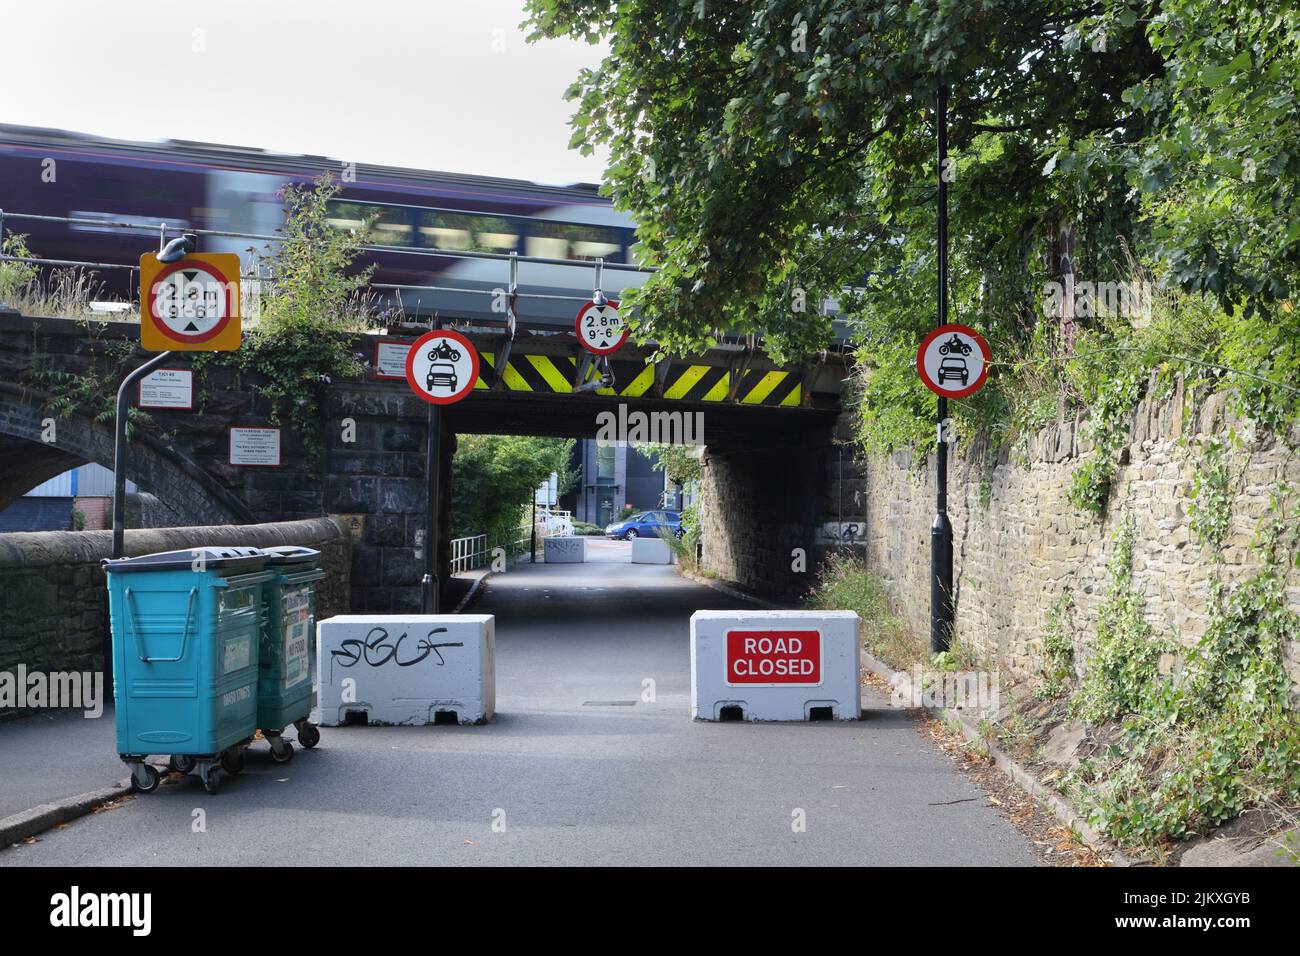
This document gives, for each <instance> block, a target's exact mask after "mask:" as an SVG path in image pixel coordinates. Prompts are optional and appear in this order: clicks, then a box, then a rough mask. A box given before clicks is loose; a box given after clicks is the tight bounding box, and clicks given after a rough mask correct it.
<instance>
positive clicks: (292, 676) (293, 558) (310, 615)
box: [257, 546, 325, 763]
mask: <svg viewBox="0 0 1300 956" xmlns="http://www.w3.org/2000/svg"><path fill="white" fill-rule="evenodd" d="M262 554H264V555H266V559H267V562H266V566H267V568H268V569H269V570H271V571H272V572H274V574H273V575H272V577H271V578H270V580H268V581H266V582H265V583H264V584H263V585H262V612H263V613H262V639H261V644H260V650H259V653H258V681H257V728H258V729H259V730H260V731H261V732H262V736H263V737H265V738H266V739H267V741H268V742H269V743H270V744H271V756H272V758H273V759H274V760H276V761H277V762H279V763H285V762H286V761H288V760H291V759H292V758H293V745H292V744H291V743H289V741H287V740H285V739H284V737H283V733H284V729H285V728H286V727H288V726H289V725H291V724H292V725H293V726H294V727H295V728H296V729H297V731H298V742H299V743H300V744H302V745H303V746H304V747H315V746H316V744H318V743H319V742H320V730H319V729H318V728H317V727H316V725H315V724H313V723H312V722H311V721H310V720H308V719H307V718H308V716H309V715H310V714H311V707H312V679H311V675H312V671H313V667H312V663H313V661H312V658H313V656H314V655H313V653H312V652H313V651H314V649H315V643H316V642H315V631H316V588H315V583H316V582H317V581H319V580H321V579H322V578H324V577H325V569H324V568H322V567H321V566H320V552H319V551H317V550H315V549H314V548H303V547H297V546H282V547H275V548H263V549H262Z"/></svg>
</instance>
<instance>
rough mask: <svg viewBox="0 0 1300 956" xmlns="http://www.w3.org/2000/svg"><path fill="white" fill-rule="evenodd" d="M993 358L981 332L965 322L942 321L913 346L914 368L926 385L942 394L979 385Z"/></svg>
mask: <svg viewBox="0 0 1300 956" xmlns="http://www.w3.org/2000/svg"><path fill="white" fill-rule="evenodd" d="M992 360H993V356H992V354H991V353H990V352H989V344H988V343H987V342H985V341H984V336H982V335H980V334H979V333H978V332H976V331H975V330H974V329H972V328H969V327H968V326H965V325H941V326H939V328H937V329H935V330H934V331H933V332H931V333H930V334H929V335H927V336H926V337H925V341H923V342H922V343H921V347H920V348H919V349H917V350H916V371H917V373H918V374H919V375H920V376H921V381H922V382H924V383H925V387H926V388H928V389H929V390H930V391H932V392H934V393H935V394H936V395H939V396H942V397H943V398H961V397H963V396H965V395H970V394H972V393H974V392H976V391H978V390H979V389H980V387H981V386H982V385H983V384H984V380H985V379H986V378H988V376H989V363H990V362H991V361H992Z"/></svg>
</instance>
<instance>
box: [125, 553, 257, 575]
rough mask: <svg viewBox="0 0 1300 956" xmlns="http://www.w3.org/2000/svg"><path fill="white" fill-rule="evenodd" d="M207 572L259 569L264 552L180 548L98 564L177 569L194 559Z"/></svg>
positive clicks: (132, 568) (191, 564) (188, 565)
mask: <svg viewBox="0 0 1300 956" xmlns="http://www.w3.org/2000/svg"><path fill="white" fill-rule="evenodd" d="M200 560H201V561H202V565H201V566H202V567H203V568H204V569H206V570H208V571H241V572H242V571H260V570H261V569H262V567H263V566H264V565H265V564H266V555H265V554H264V553H263V552H262V551H261V550H260V549H258V548H235V547H231V548H221V547H210V546H209V547H202V548H183V549H181V550H180V551H158V552H156V553H154V554H142V555H140V556H139V557H135V558H116V559H113V558H105V559H104V560H103V561H102V562H101V563H102V564H103V566H104V568H105V569H106V570H108V571H110V572H112V573H113V574H125V573H128V572H132V571H180V570H183V569H185V568H191V569H192V568H193V567H194V563H195V562H196V561H200Z"/></svg>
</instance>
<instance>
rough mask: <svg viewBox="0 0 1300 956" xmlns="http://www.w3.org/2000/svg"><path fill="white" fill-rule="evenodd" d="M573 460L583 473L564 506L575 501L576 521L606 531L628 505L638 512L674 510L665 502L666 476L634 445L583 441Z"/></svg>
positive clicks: (577, 446) (580, 441) (574, 515)
mask: <svg viewBox="0 0 1300 956" xmlns="http://www.w3.org/2000/svg"><path fill="white" fill-rule="evenodd" d="M574 457H575V459H576V462H575V464H576V465H577V466H578V469H579V474H580V478H579V480H578V486H577V488H576V489H574V491H573V493H572V495H571V496H566V501H565V502H562V504H569V503H570V502H569V501H568V498H569V497H571V498H572V501H571V510H572V511H573V518H574V520H575V521H585V522H587V523H589V524H594V525H599V526H600V527H602V528H603V527H604V526H605V525H607V524H609V523H610V522H612V521H616V520H618V517H619V516H620V515H621V514H622V512H623V510H624V509H625V508H626V507H627V506H631V507H632V508H635V509H636V510H638V511H645V510H648V509H650V508H665V507H667V508H673V507H675V506H674V505H672V504H668V503H667V502H666V501H665V498H664V495H665V482H664V476H663V473H662V472H659V471H656V470H655V469H654V464H653V459H652V458H651V457H650V456H649V455H645V454H643V453H642V452H641V451H640V450H638V449H637V448H636V447H635V446H633V445H628V444H625V443H615V444H609V443H605V442H598V441H596V440H595V439H594V438H583V439H579V440H578V442H577V443H576V444H575V448H574ZM668 490H669V491H675V489H673V488H671V487H670V488H669V489H668ZM676 497H677V496H675V495H674V498H676Z"/></svg>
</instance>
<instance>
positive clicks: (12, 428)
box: [0, 382, 254, 525]
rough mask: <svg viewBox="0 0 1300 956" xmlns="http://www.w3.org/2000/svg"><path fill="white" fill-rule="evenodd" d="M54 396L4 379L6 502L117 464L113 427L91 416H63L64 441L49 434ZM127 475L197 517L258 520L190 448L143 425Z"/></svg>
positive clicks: (0, 482)
mask: <svg viewBox="0 0 1300 956" xmlns="http://www.w3.org/2000/svg"><path fill="white" fill-rule="evenodd" d="M49 404H50V396H49V395H46V394H45V393H43V392H40V391H38V390H35V389H31V388H21V387H19V386H15V385H12V384H10V383H8V382H0V508H5V507H7V506H8V505H10V504H12V503H13V502H14V501H16V500H17V499H18V498H20V497H22V496H23V495H24V494H25V493H26V492H28V491H30V490H31V489H32V488H33V487H35V486H36V485H38V484H40V483H41V482H42V481H46V480H48V479H50V478H53V477H54V476H56V475H58V474H61V473H62V472H64V471H66V470H67V469H69V468H74V467H76V466H77V465H81V464H85V463H86V462H95V463H96V464H100V465H103V466H104V467H105V468H109V469H112V467H113V429H112V425H111V423H109V424H106V423H100V422H97V421H95V420H93V419H91V418H89V417H87V416H84V415H79V414H73V415H67V416H64V417H62V418H56V420H55V428H56V439H57V440H56V441H54V442H47V441H44V440H43V437H42V436H43V434H44V432H45V424H44V422H45V420H46V419H49V418H54V417H55V416H53V415H51V414H50V413H49V412H47V411H45V409H46V408H48V407H49ZM129 459H130V460H129V463H128V467H127V470H126V474H127V477H128V478H129V479H130V480H131V481H134V482H135V483H136V484H137V485H139V486H140V488H142V489H143V490H145V491H148V492H150V493H152V494H155V495H157V496H158V497H159V498H162V499H164V500H165V501H167V503H168V505H169V506H170V507H171V508H172V509H173V510H174V511H176V512H177V513H178V514H180V515H181V516H182V517H183V518H184V519H185V521H186V523H189V524H196V525H199V524H214V525H215V524H231V523H241V522H251V521H253V520H254V519H253V515H252V512H251V511H250V510H249V509H248V507H247V506H246V505H244V503H243V502H241V501H240V500H239V499H238V498H236V497H235V496H234V495H233V494H231V493H230V492H229V491H228V490H227V489H225V488H224V487H222V486H221V485H220V484H218V483H217V481H216V480H215V479H214V478H213V477H212V476H211V475H210V474H208V473H207V472H206V471H204V470H203V469H202V468H201V467H200V466H199V465H197V464H196V463H195V462H194V461H193V460H192V459H190V458H189V457H188V456H187V455H185V454H184V453H183V452H180V451H178V450H176V449H174V448H169V447H167V446H165V445H164V444H163V443H162V442H161V441H159V440H158V439H157V438H155V437H153V436H152V435H148V434H144V433H143V432H142V431H137V432H136V433H135V434H134V435H133V436H132V440H131V443H130V455H129Z"/></svg>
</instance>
